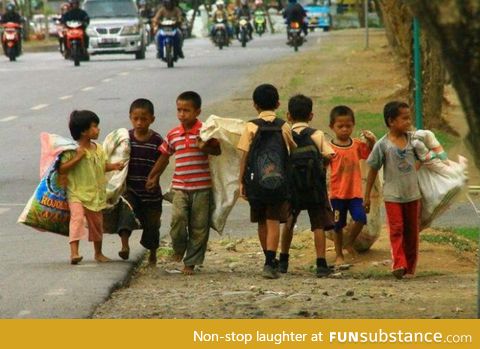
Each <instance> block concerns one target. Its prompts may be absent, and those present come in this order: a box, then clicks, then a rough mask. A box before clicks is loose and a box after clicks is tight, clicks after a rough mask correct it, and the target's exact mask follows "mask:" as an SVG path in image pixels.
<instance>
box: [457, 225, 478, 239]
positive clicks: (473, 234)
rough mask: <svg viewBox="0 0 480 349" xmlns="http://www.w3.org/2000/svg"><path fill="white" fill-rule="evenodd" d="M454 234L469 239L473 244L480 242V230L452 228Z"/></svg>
mask: <svg viewBox="0 0 480 349" xmlns="http://www.w3.org/2000/svg"><path fill="white" fill-rule="evenodd" d="M451 230H452V232H454V233H455V234H458V235H460V236H463V237H464V238H467V239H469V240H471V241H473V242H478V240H479V237H480V228H462V227H458V228H451Z"/></svg>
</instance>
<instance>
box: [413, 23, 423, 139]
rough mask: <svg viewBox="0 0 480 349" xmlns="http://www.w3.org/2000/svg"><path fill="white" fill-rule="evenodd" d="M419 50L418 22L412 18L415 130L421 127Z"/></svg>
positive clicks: (420, 62) (421, 104)
mask: <svg viewBox="0 0 480 349" xmlns="http://www.w3.org/2000/svg"><path fill="white" fill-rule="evenodd" d="M421 59H422V57H421V52H420V22H419V21H418V18H417V17H414V18H413V69H414V81H415V126H416V127H417V130H419V129H422V128H423V117H422V113H423V103H422V100H423V98H422V97H423V96H422V66H421V65H422V61H421Z"/></svg>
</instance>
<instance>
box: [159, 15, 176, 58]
mask: <svg viewBox="0 0 480 349" xmlns="http://www.w3.org/2000/svg"><path fill="white" fill-rule="evenodd" d="M158 30H159V31H160V35H159V36H158V40H159V41H160V42H163V57H164V58H165V60H166V62H167V67H169V68H173V63H174V62H175V61H176V60H177V57H178V55H177V52H175V37H176V36H177V31H178V27H177V23H176V21H174V20H171V19H164V20H163V21H161V22H160V26H159V28H158ZM160 42H159V43H158V45H159V47H160V46H161V45H160Z"/></svg>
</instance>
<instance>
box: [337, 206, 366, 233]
mask: <svg viewBox="0 0 480 349" xmlns="http://www.w3.org/2000/svg"><path fill="white" fill-rule="evenodd" d="M331 202H332V208H333V214H334V217H335V231H340V230H342V229H343V227H345V226H346V225H347V212H350V215H351V216H352V219H353V220H354V221H355V222H361V223H363V224H367V214H366V213H365V208H364V207H363V199H359V198H355V199H331Z"/></svg>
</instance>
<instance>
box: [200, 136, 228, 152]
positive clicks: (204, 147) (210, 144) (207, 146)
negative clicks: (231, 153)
mask: <svg viewBox="0 0 480 349" xmlns="http://www.w3.org/2000/svg"><path fill="white" fill-rule="evenodd" d="M197 143H198V148H199V149H200V150H201V151H202V152H204V153H207V154H209V155H215V156H217V155H220V154H221V153H222V150H221V149H220V143H219V142H218V140H216V139H215V138H212V139H209V140H208V141H206V142H204V141H202V140H201V139H200V138H198V139H197Z"/></svg>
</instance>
